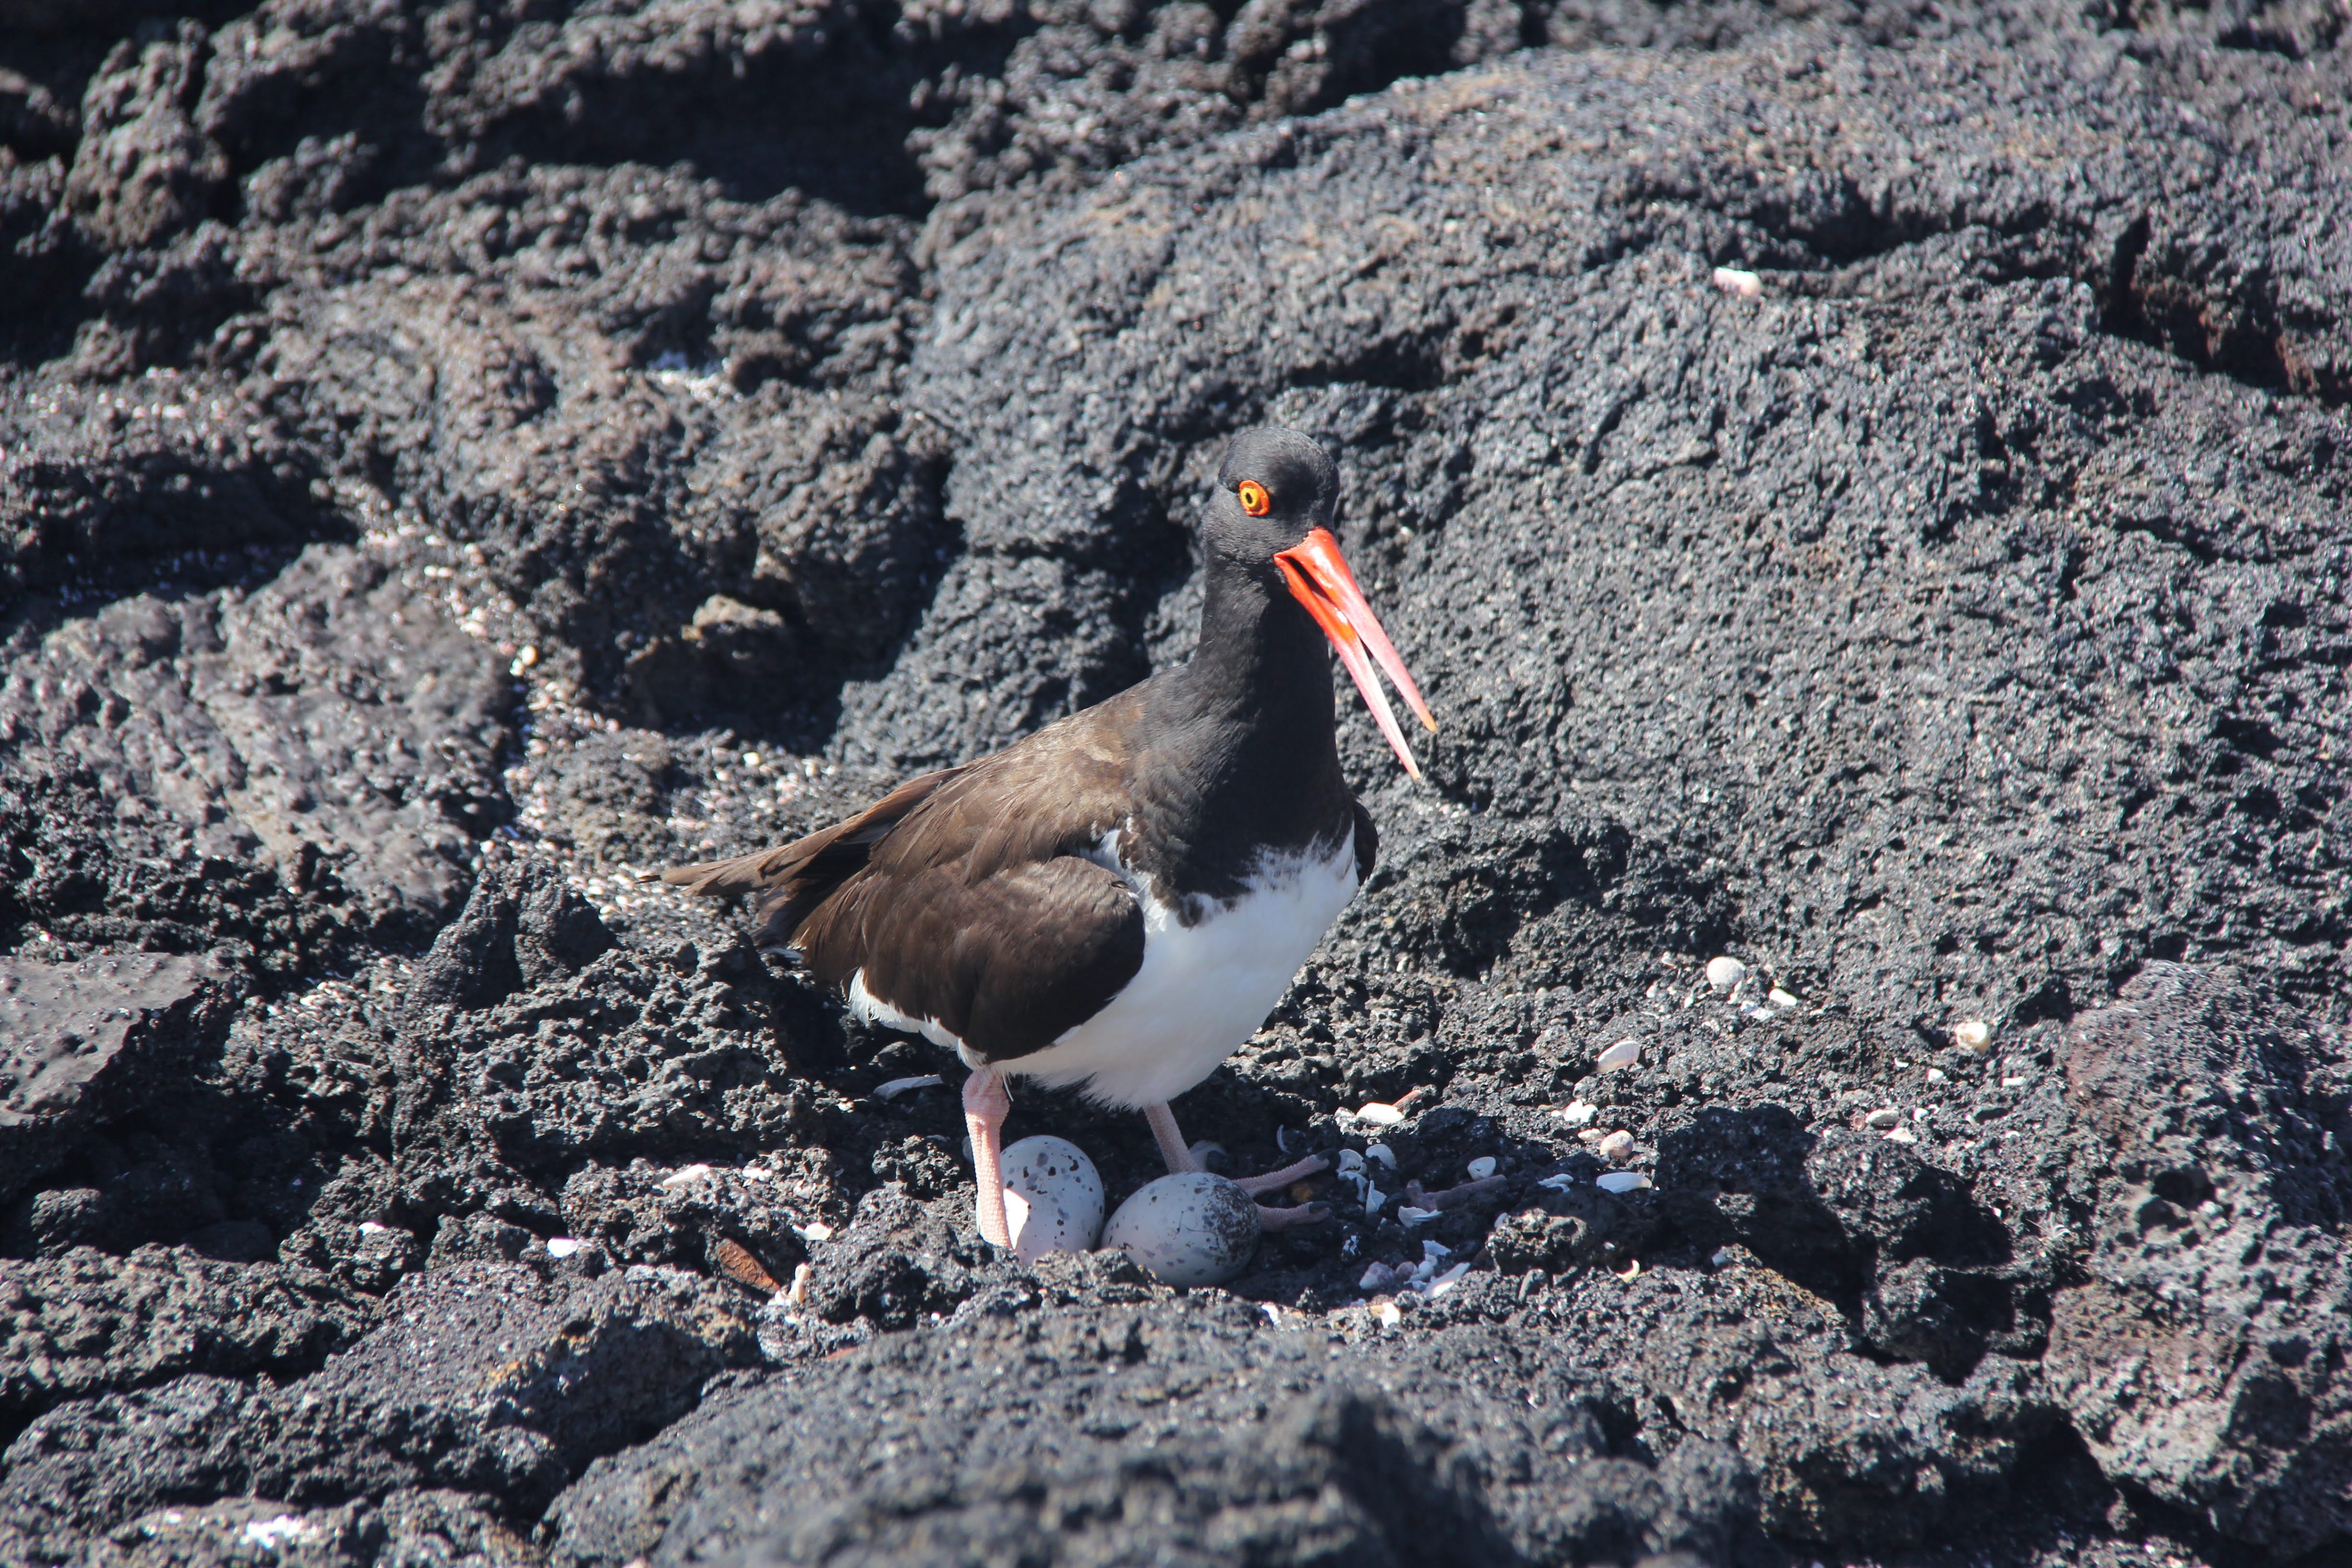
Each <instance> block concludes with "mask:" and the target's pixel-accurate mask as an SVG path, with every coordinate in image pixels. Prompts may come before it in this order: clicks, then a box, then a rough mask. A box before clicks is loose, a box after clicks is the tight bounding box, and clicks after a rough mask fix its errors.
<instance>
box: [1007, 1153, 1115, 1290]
mask: <svg viewBox="0 0 2352 1568" xmlns="http://www.w3.org/2000/svg"><path fill="white" fill-rule="evenodd" d="M1003 1171H1004V1225H1005V1228H1006V1229H1007V1230H1009V1231H1011V1232H1012V1233H1013V1256H1014V1257H1016V1258H1020V1259H1021V1261H1022V1262H1024V1263H1034V1262H1036V1261H1037V1259H1039V1258H1043V1257H1045V1255H1046V1254H1047V1253H1049V1252H1090V1251H1092V1250H1093V1249H1094V1245H1095V1239H1096V1237H1099V1236H1100V1235H1101V1234H1102V1223H1103V1184H1102V1177H1101V1176H1100V1175H1099V1174H1098V1173H1097V1172H1096V1170H1095V1163H1094V1162H1093V1161H1092V1160H1089V1159H1087V1155H1086V1151H1085V1150H1083V1149H1081V1148H1079V1147H1078V1146H1077V1145H1076V1144H1075V1143H1073V1142H1070V1141H1069V1140H1068V1139H1066V1138H1055V1137H1052V1136H1049V1135H1041V1136H1038V1137H1035V1138H1024V1139H1023V1140H1021V1142H1018V1143H1015V1144H1013V1146H1012V1147H1011V1148H1009V1149H1007V1150H1005V1151H1004V1154H1003Z"/></svg>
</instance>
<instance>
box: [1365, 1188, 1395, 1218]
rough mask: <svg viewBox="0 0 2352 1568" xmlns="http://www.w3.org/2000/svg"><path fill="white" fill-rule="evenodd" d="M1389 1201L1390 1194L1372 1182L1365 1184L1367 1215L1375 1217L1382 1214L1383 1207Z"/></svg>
mask: <svg viewBox="0 0 2352 1568" xmlns="http://www.w3.org/2000/svg"><path fill="white" fill-rule="evenodd" d="M1388 1201H1389V1195H1388V1194H1386V1193H1384V1192H1382V1191H1381V1190H1380V1188H1378V1187H1376V1186H1374V1185H1372V1184H1371V1183H1370V1182H1366V1183H1365V1184H1364V1212H1365V1213H1366V1214H1368V1215H1375V1214H1378V1213H1380V1212H1381V1205H1382V1204H1384V1203H1386V1202H1388Z"/></svg>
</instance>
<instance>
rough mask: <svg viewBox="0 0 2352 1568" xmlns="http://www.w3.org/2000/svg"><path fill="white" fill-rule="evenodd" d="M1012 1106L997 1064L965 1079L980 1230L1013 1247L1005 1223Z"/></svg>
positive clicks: (991, 1242)
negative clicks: (1006, 1124)
mask: <svg viewBox="0 0 2352 1568" xmlns="http://www.w3.org/2000/svg"><path fill="white" fill-rule="evenodd" d="M1012 1109H1013V1096H1012V1095H1010V1094H1009V1093H1007V1092H1006V1091H1005V1088H1004V1075H1003V1073H1000V1072H998V1071H997V1070H996V1069H995V1068H976V1069H974V1071H973V1072H972V1075H971V1077H970V1078H968V1079H964V1080H963V1122H964V1125H965V1126H966V1127H967V1128H969V1129H971V1165H972V1175H973V1176H974V1177H975V1178H976V1179H977V1180H978V1183H979V1185H980V1194H979V1196H978V1197H977V1198H976V1199H975V1200H974V1201H973V1205H972V1206H973V1208H974V1209H975V1211H976V1214H977V1217H978V1219H979V1221H980V1234H981V1235H982V1237H984V1238H985V1239H986V1240H987V1242H988V1244H989V1245H990V1246H992V1247H1011V1246H1012V1245H1013V1231H1012V1228H1011V1227H1010V1226H1007V1225H1006V1224H1005V1223H1004V1166H1003V1158H1002V1157H1003V1152H1004V1142H1003V1131H1004V1116H1005V1113H1006V1112H1007V1111H1009V1110H1012Z"/></svg>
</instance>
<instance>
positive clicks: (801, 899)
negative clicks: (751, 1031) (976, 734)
mask: <svg viewBox="0 0 2352 1568" xmlns="http://www.w3.org/2000/svg"><path fill="white" fill-rule="evenodd" d="M962 771H963V770H962V769H961V768H943V769H941V770H940V772H938V773H924V774H921V775H920V776H919V777H916V778H911V779H908V781H907V782H906V783H904V784H900V785H899V786H898V788H896V789H894V790H892V791H891V792H890V793H889V794H888V795H884V796H883V797H882V798H881V799H880V800H877V801H876V802H875V803H874V804H873V805H869V806H867V807H866V809H865V810H864V811H861V812H859V813H858V814H857V815H856V816H853V817H851V818H849V819H848V820H847V821H845V822H836V823H835V824H834V825H833V826H830V827H823V828H819V829H818V830H817V831H816V832H814V833H812V834H810V835H808V836H807V837H804V838H796V839H794V840H793V842H791V843H790V844H785V845H780V846H779V847H775V848H773V849H761V850H756V851H754V852H753V853H751V854H749V855H738V856H736V857H734V858H731V859H727V860H709V861H705V862H704V863H702V864H701V865H698V866H679V867H676V868H672V869H670V870H667V871H664V872H663V873H662V874H661V879H662V880H663V881H665V882H667V883H669V884H670V885H671V886H673V887H680V888H684V889H686V890H687V891H688V892H689V893H698V894H701V895H703V896H704V897H707V898H730V897H734V896H737V895H740V894H743V893H754V894H757V895H758V902H757V903H756V905H755V906H754V908H755V910H756V911H757V913H758V915H759V918H760V930H759V942H760V945H761V946H762V947H782V946H783V945H785V944H786V943H788V942H791V941H792V938H793V931H794V930H795V929H796V928H797V927H798V926H799V925H800V923H801V922H802V921H804V920H806V919H807V918H808V916H809V914H810V912H811V911H813V910H815V909H816V907H817V906H818V905H820V904H822V903H823V902H824V900H826V899H827V898H828V897H830V896H831V895H832V893H833V891H834V889H836V888H838V887H840V886H841V884H842V882H843V881H844V880H845V879H847V878H849V877H850V876H852V875H854V874H856V872H857V871H858V870H859V869H861V868H863V867H864V866H865V865H866V859H867V858H868V857H869V856H870V855H871V854H872V853H873V847H874V846H875V845H876V844H878V843H879V842H881V841H882V840H883V839H884V838H886V837H888V836H889V834H890V831H891V830H892V829H893V828H895V827H897V826H898V824H899V823H900V822H901V821H903V820H904V819H905V818H906V817H907V816H908V814H909V813H911V812H913V811H915V810H916V809H917V808H918V807H919V806H920V805H922V804H923V803H924V802H925V801H927V800H929V798H930V797H931V795H932V794H933V793H934V792H935V791H937V790H938V789H939V787H940V785H941V784H946V783H947V782H948V781H949V780H950V779H952V778H954V777H955V776H956V774H957V773H961V772H962Z"/></svg>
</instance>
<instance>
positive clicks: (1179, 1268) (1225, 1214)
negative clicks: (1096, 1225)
mask: <svg viewBox="0 0 2352 1568" xmlns="http://www.w3.org/2000/svg"><path fill="white" fill-rule="evenodd" d="M1257 1238H1258V1220H1257V1203H1256V1200H1255V1199H1254V1198H1252V1197H1251V1196H1250V1195H1249V1194H1247V1193H1245V1192H1244V1191H1242V1190H1241V1189H1240V1188H1239V1187H1237V1186H1235V1185H1234V1184H1233V1183H1231V1182H1229V1181H1227V1180H1225V1178H1224V1177H1223V1176H1213V1175H1211V1174H1209V1173H1207V1172H1206V1171H1192V1172H1188V1173H1185V1174H1182V1175H1178V1176H1162V1177H1160V1179H1159V1180H1158V1181H1156V1182H1150V1183H1147V1184H1145V1185H1144V1186H1143V1187H1141V1188H1140V1189H1139V1190H1138V1191H1137V1193H1136V1194H1135V1195H1134V1196H1133V1197H1131V1198H1129V1199H1128V1200H1127V1202H1125V1203H1123V1204H1121V1205H1118V1213H1117V1214H1115V1215H1111V1216H1110V1224H1108V1225H1107V1226H1104V1227H1103V1246H1105V1247H1120V1248H1123V1249H1124V1250H1125V1251H1126V1252H1127V1255H1128V1256H1129V1257H1130V1258H1134V1259H1135V1260H1136V1261H1137V1262H1138V1263H1140V1264H1142V1265H1143V1266H1144V1267H1145V1268H1149V1269H1150V1270H1151V1272H1152V1273H1153V1274H1154V1275H1155V1276H1157V1277H1158V1278H1159V1279H1160V1280H1162V1281H1163V1282H1165V1283H1167V1284H1170V1285H1177V1286H1192V1285H1222V1284H1223V1283H1224V1282H1225V1281H1226V1280H1228V1279H1232V1278H1233V1277H1234V1275H1236V1274H1239V1273H1240V1272H1241V1271H1242V1269H1243V1268H1244V1267H1246V1266H1247V1265H1248V1263H1249V1260H1250V1254H1251V1253H1253V1252H1255V1251H1256V1250H1257Z"/></svg>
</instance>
